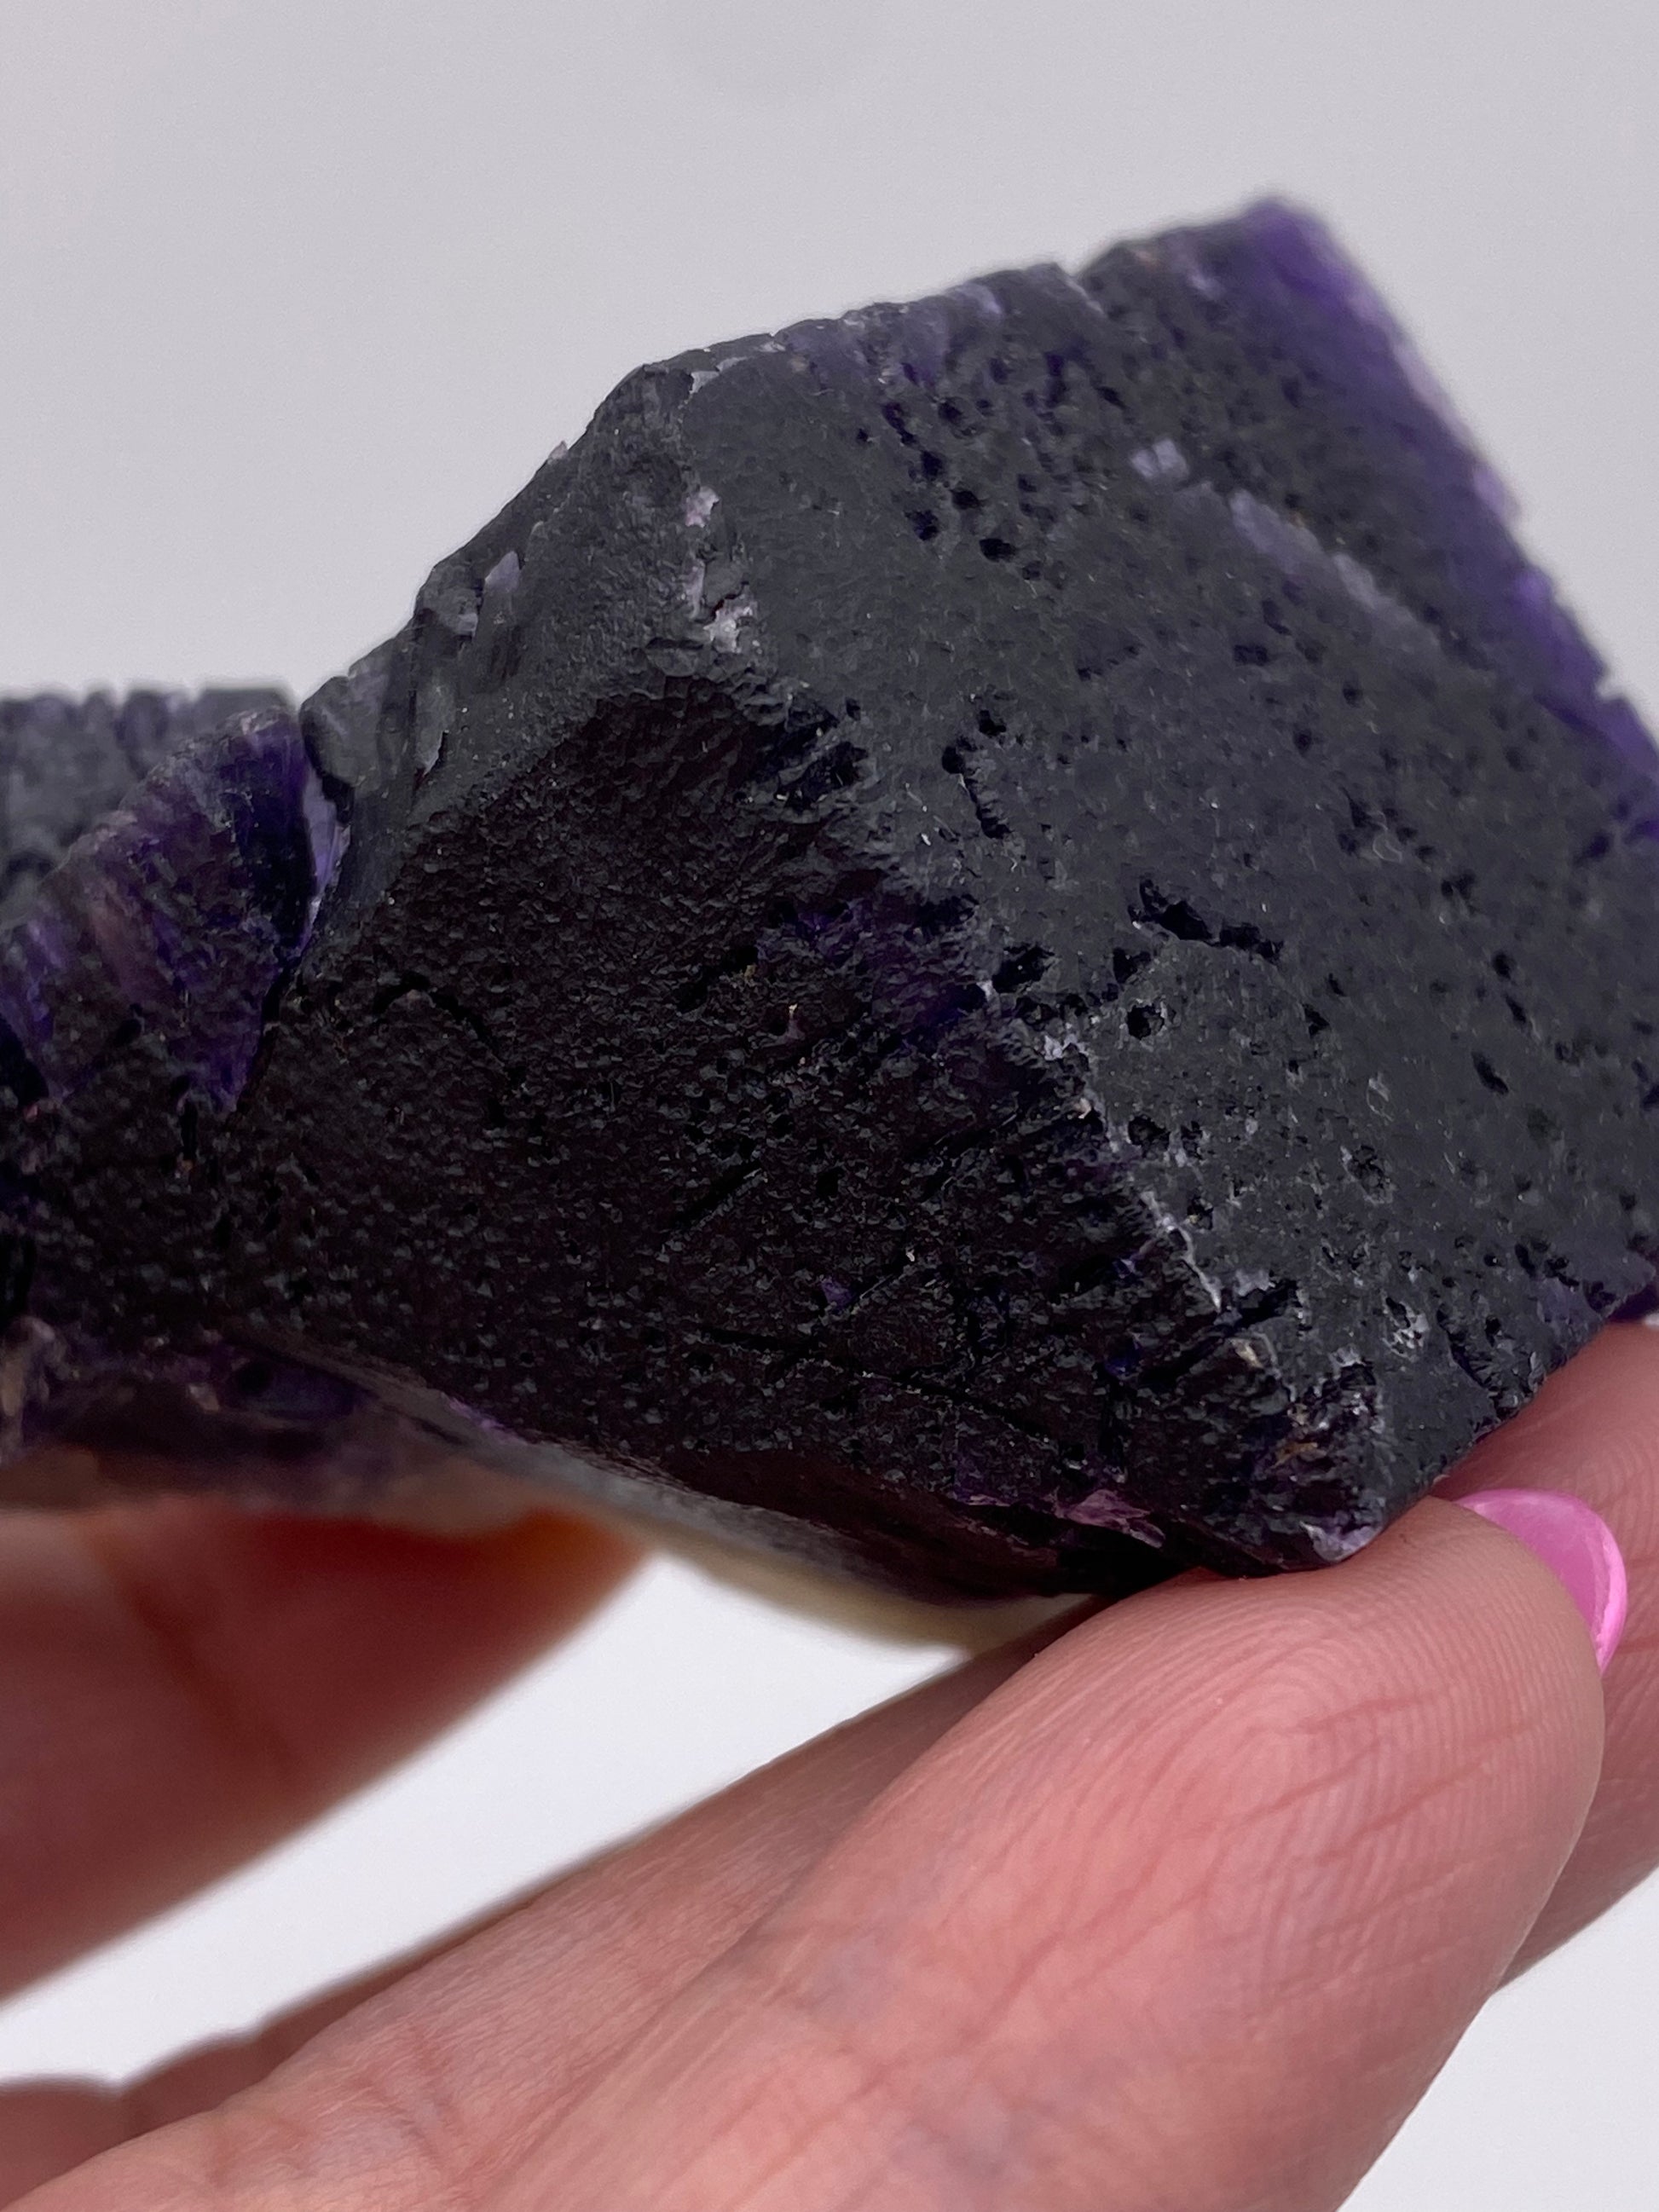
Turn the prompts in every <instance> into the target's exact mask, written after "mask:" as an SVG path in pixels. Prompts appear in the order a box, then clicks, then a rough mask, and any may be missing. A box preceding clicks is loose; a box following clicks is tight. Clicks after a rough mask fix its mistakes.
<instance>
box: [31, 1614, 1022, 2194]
mask: <svg viewBox="0 0 1659 2212" xmlns="http://www.w3.org/2000/svg"><path fill="white" fill-rule="evenodd" d="M1055 1632H1057V1631H1045V1632H1042V1634H1040V1635H1039V1636H1037V1637H1033V1638H1025V1639H1022V1640H1021V1641H1020V1642H1019V1643H1018V1644H1010V1645H1008V1646H1006V1647H1004V1648H1003V1649H1002V1650H998V1651H995V1652H991V1653H987V1655H985V1656H983V1657H981V1658H979V1659H977V1660H975V1661H973V1662H970V1663H969V1664H968V1665H966V1666H963V1667H960V1668H956V1669H954V1670H953V1671H952V1672H951V1673H950V1674H944V1675H940V1676H937V1677H935V1678H934V1679H933V1680H932V1681H929V1682H927V1683H925V1684H923V1685H922V1686H921V1688H920V1689H917V1690H915V1691H912V1692H908V1694H907V1695H906V1696H904V1697H902V1698H899V1699H893V1700H892V1701H891V1702H890V1703H889V1704H888V1705H884V1706H881V1707H878V1708H877V1709H876V1710H874V1711H871V1712H869V1713H866V1714H864V1715H861V1716H860V1717H859V1718H858V1719H856V1720H854V1721H852V1722H849V1723H847V1724H846V1725H845V1726H844V1727H842V1728H840V1729H835V1730H833V1731H831V1732H830V1733H829V1735H824V1736H822V1737H820V1738H818V1739H817V1741H815V1742H813V1743H811V1744H808V1745H806V1746H805V1747H803V1748H802V1749H801V1750H799V1751H798V1752H795V1753H792V1754H790V1755H789V1756H788V1757H787V1758H784V1759H779V1760H777V1761H776V1762H775V1764H773V1765H770V1766H769V1767H766V1768H763V1769H762V1770H761V1771H758V1772H757V1773H755V1774H752V1775H750V1776H748V1777H747V1778H745V1779H744V1781H742V1782H740V1783H738V1784H736V1785H734V1786H733V1787H732V1789H730V1790H726V1791H724V1792H722V1793H721V1794H720V1796H717V1797H714V1798H711V1799H709V1800H708V1801H707V1802H705V1803H703V1804H702V1805H699V1806H696V1807H695V1808H693V1809H692V1810H691V1811H690V1812H689V1813H686V1814H681V1815H680V1816H679V1818H678V1819H677V1820H672V1821H670V1822H668V1823H666V1824H665V1826H662V1827H661V1828H659V1829H658V1830H656V1831H654V1832H653V1833H651V1834H650V1835H647V1836H646V1837H644V1838H641V1839H640V1840H639V1841H638V1842H635V1843H633V1844H627V1845H625V1846H623V1847H622V1848H620V1849H618V1850H613V1851H611V1852H608V1853H606V1854H605V1855H604V1856H603V1857H600V1858H598V1859H595V1860H593V1861H592V1862H591V1863H588V1864H586V1865H585V1866H582V1867H580V1868H578V1869H575V1870H574V1871H573V1872H572V1873H571V1874H569V1875H565V1876H564V1877H563V1878H562V1880H560V1881H556V1882H555V1883H553V1884H551V1885H550V1887H547V1888H546V1889H544V1890H543V1891H542V1892H540V1893H538V1895H537V1896H536V1897H534V1898H533V1899H530V1900H529V1901H527V1902H526V1903H522V1904H520V1905H514V1906H512V1907H510V1908H507V1909H505V1910H502V1911H498V1912H496V1913H495V1914H493V1915H491V1916H490V1917H489V1919H488V1920H487V1921H486V1922H485V1923H483V1925H481V1926H480V1927H478V1928H477V1929H473V1930H470V1931H466V1932H465V1933H463V1934H461V1935H458V1936H454V1937H453V1938H451V1939H450V1940H448V1941H447V1942H445V1943H444V1944H443V1945H442V1946H441V1947H439V1948H435V1949H434V1950H433V1951H432V1952H431V1953H429V1954H426V1955H424V1956H422V1958H419V1959H416V1960H405V1961H403V1962H402V1963H401V1964H400V1965H398V1966H392V1967H390V1968H386V1969H381V1970H380V1971H378V1972H375V1973H374V1974H372V1975H369V1976H367V1977H365V1978H362V1980H361V1981H359V1982H357V1983H356V1984H352V1985H349V1986H348V1987H345V1988H343V1989H339V1990H332V1991H330V1992H329V1993H328V1994H327V1995H325V1996H323V1997H321V1998H319V1999H317V2000H314V2001H313V2002H311V2003H309V2004H307V2005H303V2006H301V2007H299V2008H296V2009H295V2011H294V2012H292V2013H290V2014H289V2015H285V2016H284V2017H283V2018H281V2019H279V2020H276V2021H273V2022H271V2023H270V2025H269V2026H268V2027H264V2028H263V2029H261V2030H260V2031H259V2032H258V2033H256V2034H254V2035H252V2036H249V2037H246V2038H239V2039H234V2040H232V2041H227V2042H224V2043H221V2044H217V2045H211V2046H209V2047H208V2048H206V2049H204V2050H202V2051H193V2052H191V2053H189V2054H188V2055H187V2056H186V2057H184V2058H183V2059H181V2060H179V2061H176V2062H174V2063H173V2064H171V2065H169V2066H167V2067H165V2068H163V2069H161V2070H160V2071H159V2072H157V2073H156V2074H155V2075H151V2076H149V2077H148V2078H147V2079H145V2080H143V2081H138V2082H137V2083H135V2084H132V2085H131V2086H130V2087H126V2088H122V2089H107V2088H105V2087H101V2086H100V2085H97V2084H94V2083H90V2082H88V2083H75V2082H43V2083H31V2084H25V2085H23V2086H21V2087H17V2088H14V2089H11V2090H9V2091H6V2092H4V2093H0V2205H4V2204H9V2203H11V2202H12V2201H13V2200H14V2199H15V2197H18V2196H20V2195H21V2193H22V2192H23V2191H24V2190H25V2189H27V2188H31V2187H34V2186H37V2185H39V2184H40V2183H41V2182H42V2181H45V2180H46V2179H50V2178H51V2177H52V2176H53V2175H56V2174H58V2173H62V2172H67V2171H68V2170H70V2168H72V2167H74V2166H77V2165H80V2164H82V2162H83V2161H85V2160H88V2159H90V2158H92V2157H94V2156H95V2155H97V2154H100V2153H101V2152H103V2151H106V2150H107V2149H109V2148H112V2147H113V2146H115V2145H116V2144H118V2143H121V2142H126V2141H128V2140H129V2139H131V2137H134V2136H140V2135H144V2134H147V2133H149V2131H150V2130H153V2129H155V2128H158V2127H161V2126H163V2125H166V2124H170V2123H172V2122H173V2121H176V2120H178V2119H180V2118H185V2117H187V2116H189V2115H191V2114H193V2113H197V2112H205V2111H208V2110H210V2108H211V2107H212V2106H215V2105H217V2104H219V2103H220V2102H222V2100H225V2099H227V2098H229V2097H231V2096H234V2095H236V2094H238V2093H240V2092H242V2091H244V2090H246V2089H248V2088H250V2087H252V2086H254V2085H255V2084H257V2083H259V2082H262V2081H264V2079H265V2078H266V2076H267V2075H270V2074H271V2073H272V2072H273V2070H274V2069H276V2067H278V2066H279V2065H283V2063H284V2062H286V2061H288V2060H289V2059H290V2058H295V2054H296V2053H303V2056H302V2057H298V2058H296V2059H295V2063H294V2064H292V2065H289V2066H288V2067H287V2069H286V2072H285V2074H284V2076H283V2081H282V2084H281V2093H280V2097H279V2098H276V2099H273V2100H272V2101H271V2104H270V2112H271V2113H272V2116H273V2122H274V2125H273V2131H272V2137H271V2140H272V2143H273V2148H274V2154H275V2155H276V2157H277V2158H278V2160H281V2159H282V2157H283V2155H284V2154H283V2152H282V2151H281V2149H280V2148H276V2147H277V2146H278V2145H279V2144H280V2143H281V2142H292V2141H295V2140H310V2141H312V2142H314V2143H315V2144H316V2145H317V2156H318V2160H319V2178H320V2175H321V2174H322V2172H326V2177H327V2185H328V2187H329V2188H330V2189H331V2191H333V2192H334V2201H335V2202H337V2203H339V2204H340V2205H342V2206H345V2205H349V2203H351V2202H352V2199H353V2192H354V2191H356V2190H358V2189H362V2190H368V2189H370V2188H371V2187H372V2189H373V2191H374V2200H373V2201H374V2204H375V2206H376V2208H377V2212H404V2208H408V2212H416V2208H419V2212H424V2208H426V2207H427V2206H428V2205H429V2204H430V2203H431V2202H432V2198H433V2191H434V2189H435V2186H436V2185H437V2178H436V2176H435V2172H434V2168H433V2164H432V2152H433V2143H432V2142H431V2141H430V2140H429V2139H428V2138H427V2137H425V2136H422V2134H421V2133H420V2131H418V2130H405V2131H404V2140H403V2142H401V2144H400V2145H398V2146H397V2147H395V2148H394V2147H393V2146H392V2143H391V2142H389V2139H388V2133H387V2129H386V2115H387V2113H388V2112H391V2111H392V2110H394V2109H395V2108H396V2104H397V2100H398V2095H399V2093H400V2091H401V2087H402V2086H403V2085H405V2084H406V2083H407V2082H408V2081H410V2078H411V2077H412V2076H413V2075H415V2074H416V2073H418V2074H419V2075H420V2078H421V2079H422V2082H423V2084H424V2093H425V2095H426V2096H427V2097H428V2099H429V2100H431V2101H432V2102H433V2103H434V2104H435V2106H439V2107H441V2109H442V2111H443V2112H444V2113H445V2115H446V2118H445V2126H444V2130H443V2137H442V2160H443V2168H444V2175H445V2177H446V2179H447V2181H448V2182H449V2183H455V2182H456V2181H457V2179H458V2177H463V2176H464V2177H465V2185H466V2187H467V2188H468V2189H469V2190H471V2191H480V2192H481V2191H483V2190H484V2189H485V2188H487V2187H488V2186H489V2185H491V2184H492V2183H493V2181H494V2180H495V2179H497V2178H499V2176H500V2174H501V2173H502V2172H504V2171H505V2170H506V2168H507V2166H508V2164H509V2163H510V2161H511V2158H512V2155H513V2149H514V2147H515V2145H517V2144H518V2142H520V2137H521V2136H522V2132H523V2128H524V2124H525V2122H524V2116H525V2115H526V2114H527V2113H532V2112H533V2113H534V2114H535V2115H536V2116H537V2124H538V2125H540V2124H546V2122H547V2121H548V2120H549V2119H550V2117H551V2115H552V2114H554V2113H555V2112H558V2111H561V2110H563V2109H566V2108H568V2106H569V2105H570V2104H571V2103H573V2102H574V2099H575V2097H576V2096H577V2094H578V2093H580V2089H581V2088H582V2087H584V2086H585V2085H586V2083H587V2082H588V2081H591V2080H592V2078H593V2076H594V2075H596V2074H597V2073H598V2072H599V2070H600V2069H601V2068H602V2067H603V2066H604V2065H605V2063H606V2062H607V2061H608V2060H609V2059H610V2058H611V2057H613V2056H614V2055H615V2053H616V2052H617V2051H619V2050H621V2049H623V2048H624V2047H625V2046H626V2045H627V2043H628V2042H629V2040H630V2039H632V2037H633V2036H634V2035H635V2033H637V2032H638V2030H639V2029H640V2027H642V2026H643V2025H644V2023H645V2022H646V2021H647V2020H648V2019H649V2018H650V2017H651V2016H652V2015H653V2014H654V2013H655V2012H656V2011H658V2010H659V2008H661V2006H662V2004H663V2003H664V2002H666V2000H667V1999H668V1998H669V1997H670V1996H671V1995H672V1994H673V1993H674V1992H675V1991H677V1990H679V1989H680V1988H682V1987H684V1985H685V1984H688V1983H690V1981H691V1980H693V1979H694V1978H695V1977H696V1975H697V1974H698V1973H699V1972H701V1971H702V1968H703V1967H704V1966H707V1965H708V1963H709V1961H710V1960H712V1959H714V1958H715V1957H717V1956H718V1955H719V1954H720V1952H721V1951H723V1950H724V1949H726V1948H727V1947H728V1946H729V1945H730V1944H731V1943H732V1942H734V1941H735V1940H736V1939H737V1937H738V1936H740V1935H741V1934H742V1933H744V1930H745V1929H748V1928H749V1927H750V1925H752V1923H754V1922H755V1921H756V1920H757V1918H758V1917H760V1916H761V1914H762V1913H763V1912H764V1911H767V1910H768V1909H769V1908H770V1907H771V1906H772V1905H774V1904H775V1903H776V1901H777V1899H779V1898H780V1897H781V1895H782V1894H783V1893H785V1892H786V1891H787V1889H788V1887H790V1885H791V1884H792V1883H793V1881H796V1880H797V1879H798V1878H799V1875H801V1874H802V1873H803V1872H804V1871H805V1869H806V1868H807V1867H809V1866H810V1865H811V1863H813V1861H814V1860H815V1859H817V1857H820V1856H821V1855H822V1853H823V1850H825V1849H827V1848H828V1846H829V1844H830V1843H831V1842H832V1841H833V1840H834V1839H835V1838H836V1836H838V1835H839V1834H840V1833H841V1832H842V1831H843V1830H844V1829H845V1828H846V1827H847V1826H848V1825H849V1823H850V1822H851V1821H852V1820H854V1818H855V1817H856V1816H857V1814H860V1812H862V1811H863V1810H864V1808H866V1806H867V1805H868V1804H869V1803H870V1802H871V1801H872V1799H873V1798H874V1797H875V1796H878V1794H879V1793H880V1791H881V1790H883V1789H884V1788H885V1787H886V1786H887V1784H889V1783H890V1782H891V1781H892V1780H893V1778H895V1777H896V1775H897V1774H899V1773H900V1772H902V1771H903V1769H904V1767H905V1766H906V1765H908V1764H909V1762H910V1761H911V1760H912V1759H914V1758H915V1757H916V1756H917V1755H918V1754H919V1753H921V1751H922V1750H924V1749H925V1748H926V1747H927V1745H928V1744H930V1743H932V1742H933V1741H935V1740H936V1739H937V1738H938V1737H939V1735H942V1734H943V1733H944V1732H945V1729H948V1728H949V1727H950V1726H951V1724H952V1723H954V1722H955V1721H956V1720H957V1719H958V1718H959V1717H961V1715H962V1714H963V1713H964V1712H965V1711H969V1709H970V1707H971V1706H972V1705H975V1703H977V1702H978V1700H979V1699H981V1698H983V1697H985V1696H987V1695H988V1694H989V1693H990V1692H991V1691H992V1690H993V1689H994V1688H995V1687H996V1686H998V1684H999V1683H1000V1682H1001V1681H1003V1680H1006V1678H1007V1677H1008V1676H1009V1675H1010V1674H1012V1673H1013V1672H1014V1670H1015V1669H1016V1668H1018V1666H1019V1665H1020V1664H1021V1663H1023V1662H1024V1659H1025V1658H1026V1657H1028V1656H1030V1652H1031V1651H1032V1650H1035V1649H1036V1648H1037V1647H1038V1645H1039V1644H1040V1643H1041V1642H1042V1641H1046V1640H1048V1637H1049V1636H1050V1635H1052V1634H1053V1633H1055ZM550 1993H556V2001H550ZM336 2023H340V2026H339V2027H338V2031H337V2033H333V2034H327V2033H325V2030H328V2029H331V2028H333V2027H335V2024H336Z"/></svg>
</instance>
